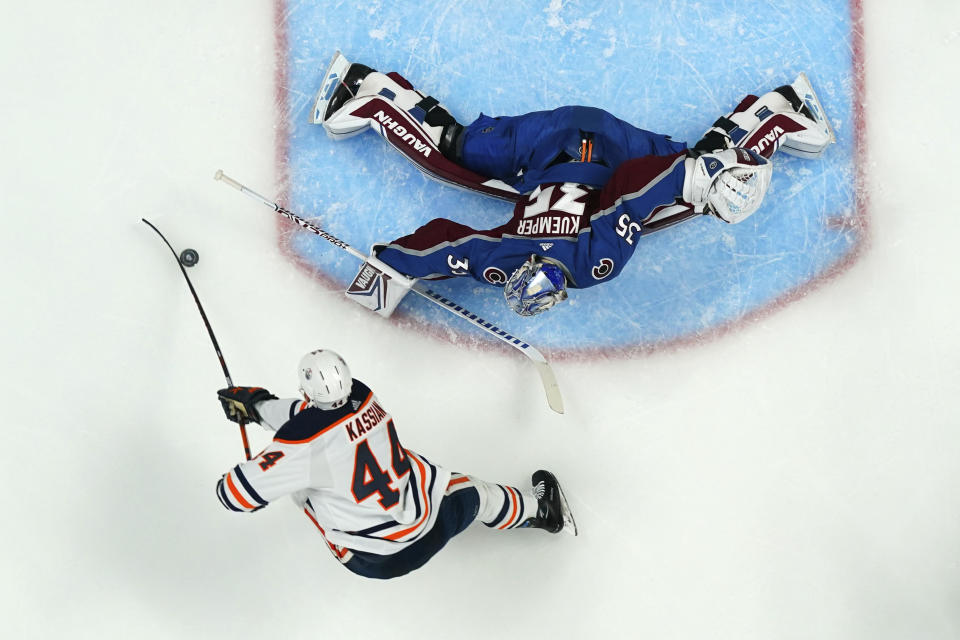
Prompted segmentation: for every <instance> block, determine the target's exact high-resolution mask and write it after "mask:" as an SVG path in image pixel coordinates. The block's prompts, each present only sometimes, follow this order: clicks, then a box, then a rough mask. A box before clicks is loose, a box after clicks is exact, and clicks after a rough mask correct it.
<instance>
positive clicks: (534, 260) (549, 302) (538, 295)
mask: <svg viewBox="0 0 960 640" xmlns="http://www.w3.org/2000/svg"><path fill="white" fill-rule="evenodd" d="M503 297H504V298H505V299H506V300H507V305H508V306H509V307H510V308H511V309H513V310H514V311H516V312H517V313H519V314H520V315H521V316H535V315H537V314H538V313H543V312H544V311H546V310H547V309H549V308H550V307H552V306H553V305H555V304H557V303H558V302H561V301H563V300H566V299H567V277H566V275H564V273H563V269H561V268H560V267H559V266H557V265H556V264H554V263H553V262H550V261H548V260H544V259H543V258H541V257H539V256H537V255H531V256H530V259H529V260H527V261H526V262H524V263H523V264H522V265H520V267H519V268H518V269H517V270H516V271H514V272H513V273H512V274H511V275H510V277H509V278H507V282H506V283H505V284H504V285H503Z"/></svg>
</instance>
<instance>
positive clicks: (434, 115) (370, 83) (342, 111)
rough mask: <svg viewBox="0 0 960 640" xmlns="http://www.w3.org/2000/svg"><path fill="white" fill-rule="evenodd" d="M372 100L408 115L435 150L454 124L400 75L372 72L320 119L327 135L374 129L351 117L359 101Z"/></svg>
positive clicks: (370, 122)
mask: <svg viewBox="0 0 960 640" xmlns="http://www.w3.org/2000/svg"><path fill="white" fill-rule="evenodd" d="M373 97H376V98H378V99H380V100H383V101H386V102H389V103H391V104H392V105H393V106H394V107H396V108H397V109H399V110H401V111H404V112H406V113H408V114H409V115H410V117H412V118H413V119H414V120H416V121H417V122H418V123H420V128H421V129H422V132H423V133H424V134H426V135H427V137H428V138H429V139H430V141H431V142H432V143H433V146H435V147H439V146H440V141H441V138H442V137H443V132H444V129H445V128H446V127H448V126H451V125H456V124H457V122H456V120H455V119H454V118H453V116H451V115H450V112H449V111H447V109H446V108H444V107H443V105H441V104H440V101H439V100H437V99H436V98H433V97H431V96H426V95H424V94H423V93H421V92H420V91H417V90H416V89H414V88H413V87H412V86H411V85H410V83H409V82H408V81H407V80H406V79H405V78H403V77H402V76H400V75H398V74H397V73H389V74H384V73H379V72H376V71H374V72H371V73H369V74H368V75H366V76H365V77H364V78H363V81H362V82H361V83H360V85H359V87H358V88H357V91H356V94H355V95H354V96H353V97H352V98H351V99H349V100H346V101H345V102H343V103H342V104H341V105H340V106H339V108H337V109H336V110H335V111H333V112H332V113H330V114H328V115H327V116H326V117H325V118H324V119H323V120H322V124H323V128H324V129H326V131H327V135H328V136H330V137H331V138H334V139H340V138H347V137H350V136H353V135H356V134H358V133H360V132H362V131H364V130H365V129H366V128H367V127H374V128H376V126H377V123H376V122H375V121H374V120H373V119H371V118H360V117H357V116H356V115H355V112H356V110H357V109H356V107H357V106H358V105H359V103H360V101H362V100H364V99H365V98H367V99H370V98H373ZM316 112H317V110H316V109H314V113H316Z"/></svg>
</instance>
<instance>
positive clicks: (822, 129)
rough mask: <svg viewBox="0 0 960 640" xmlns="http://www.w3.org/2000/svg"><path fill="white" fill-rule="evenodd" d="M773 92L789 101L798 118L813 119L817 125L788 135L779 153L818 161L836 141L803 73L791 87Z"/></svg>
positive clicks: (815, 94)
mask: <svg viewBox="0 0 960 640" xmlns="http://www.w3.org/2000/svg"><path fill="white" fill-rule="evenodd" d="M791 90H792V91H791ZM777 91H778V92H779V93H781V94H782V95H784V97H786V98H787V99H788V100H790V102H791V103H792V104H793V105H794V108H795V109H796V110H797V111H798V112H799V113H800V114H801V115H804V116H806V117H807V118H809V119H811V120H813V122H815V123H816V125H817V126H816V127H815V128H811V129H809V130H806V131H798V132H795V133H788V134H787V135H786V136H785V137H784V139H783V142H782V143H781V148H782V149H783V152H784V153H787V154H790V155H792V156H797V157H799V158H819V157H820V156H821V155H822V154H823V152H824V151H825V150H826V148H827V147H828V146H829V145H831V144H833V143H834V142H836V141H837V137H836V136H835V135H834V133H833V127H832V126H830V120H829V119H828V118H827V113H826V112H825V111H824V110H823V105H822V104H821V103H820V98H818V97H817V93H816V91H814V90H813V86H812V85H811V84H810V79H809V78H807V74H805V73H804V72H802V71H801V72H800V75H798V76H797V79H796V80H794V81H793V83H792V84H790V85H787V86H785V87H781V88H780V89H778V90H777ZM789 93H793V94H794V95H793V96H791V95H789ZM794 99H796V102H795V101H794Z"/></svg>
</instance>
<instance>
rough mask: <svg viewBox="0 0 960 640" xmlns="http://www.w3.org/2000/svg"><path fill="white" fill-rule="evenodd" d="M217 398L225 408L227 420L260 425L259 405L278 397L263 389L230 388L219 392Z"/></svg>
mask: <svg viewBox="0 0 960 640" xmlns="http://www.w3.org/2000/svg"><path fill="white" fill-rule="evenodd" d="M217 398H218V399H219V400H220V404H221V405H222V406H223V413H224V414H226V416H227V420H230V421H232V422H256V423H259V422H260V420H261V418H260V413H259V412H258V411H257V407H256V405H257V403H258V402H263V401H264V400H276V399H277V396H275V395H273V394H272V393H270V392H269V391H267V390H266V389H264V388H262V387H228V388H226V389H220V390H219V391H217Z"/></svg>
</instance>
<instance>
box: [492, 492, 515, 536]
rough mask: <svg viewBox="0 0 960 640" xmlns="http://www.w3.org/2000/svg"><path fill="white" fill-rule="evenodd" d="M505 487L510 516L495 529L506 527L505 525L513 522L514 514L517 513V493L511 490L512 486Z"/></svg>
mask: <svg viewBox="0 0 960 640" xmlns="http://www.w3.org/2000/svg"><path fill="white" fill-rule="evenodd" d="M506 489H507V493H509V494H510V517H508V518H507V520H506V521H505V522H504V523H503V524H502V525H500V526H499V527H497V529H506V528H507V525H509V524H510V523H511V522H513V518H514V516H516V515H517V494H516V492H515V491H514V490H513V487H506Z"/></svg>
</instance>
